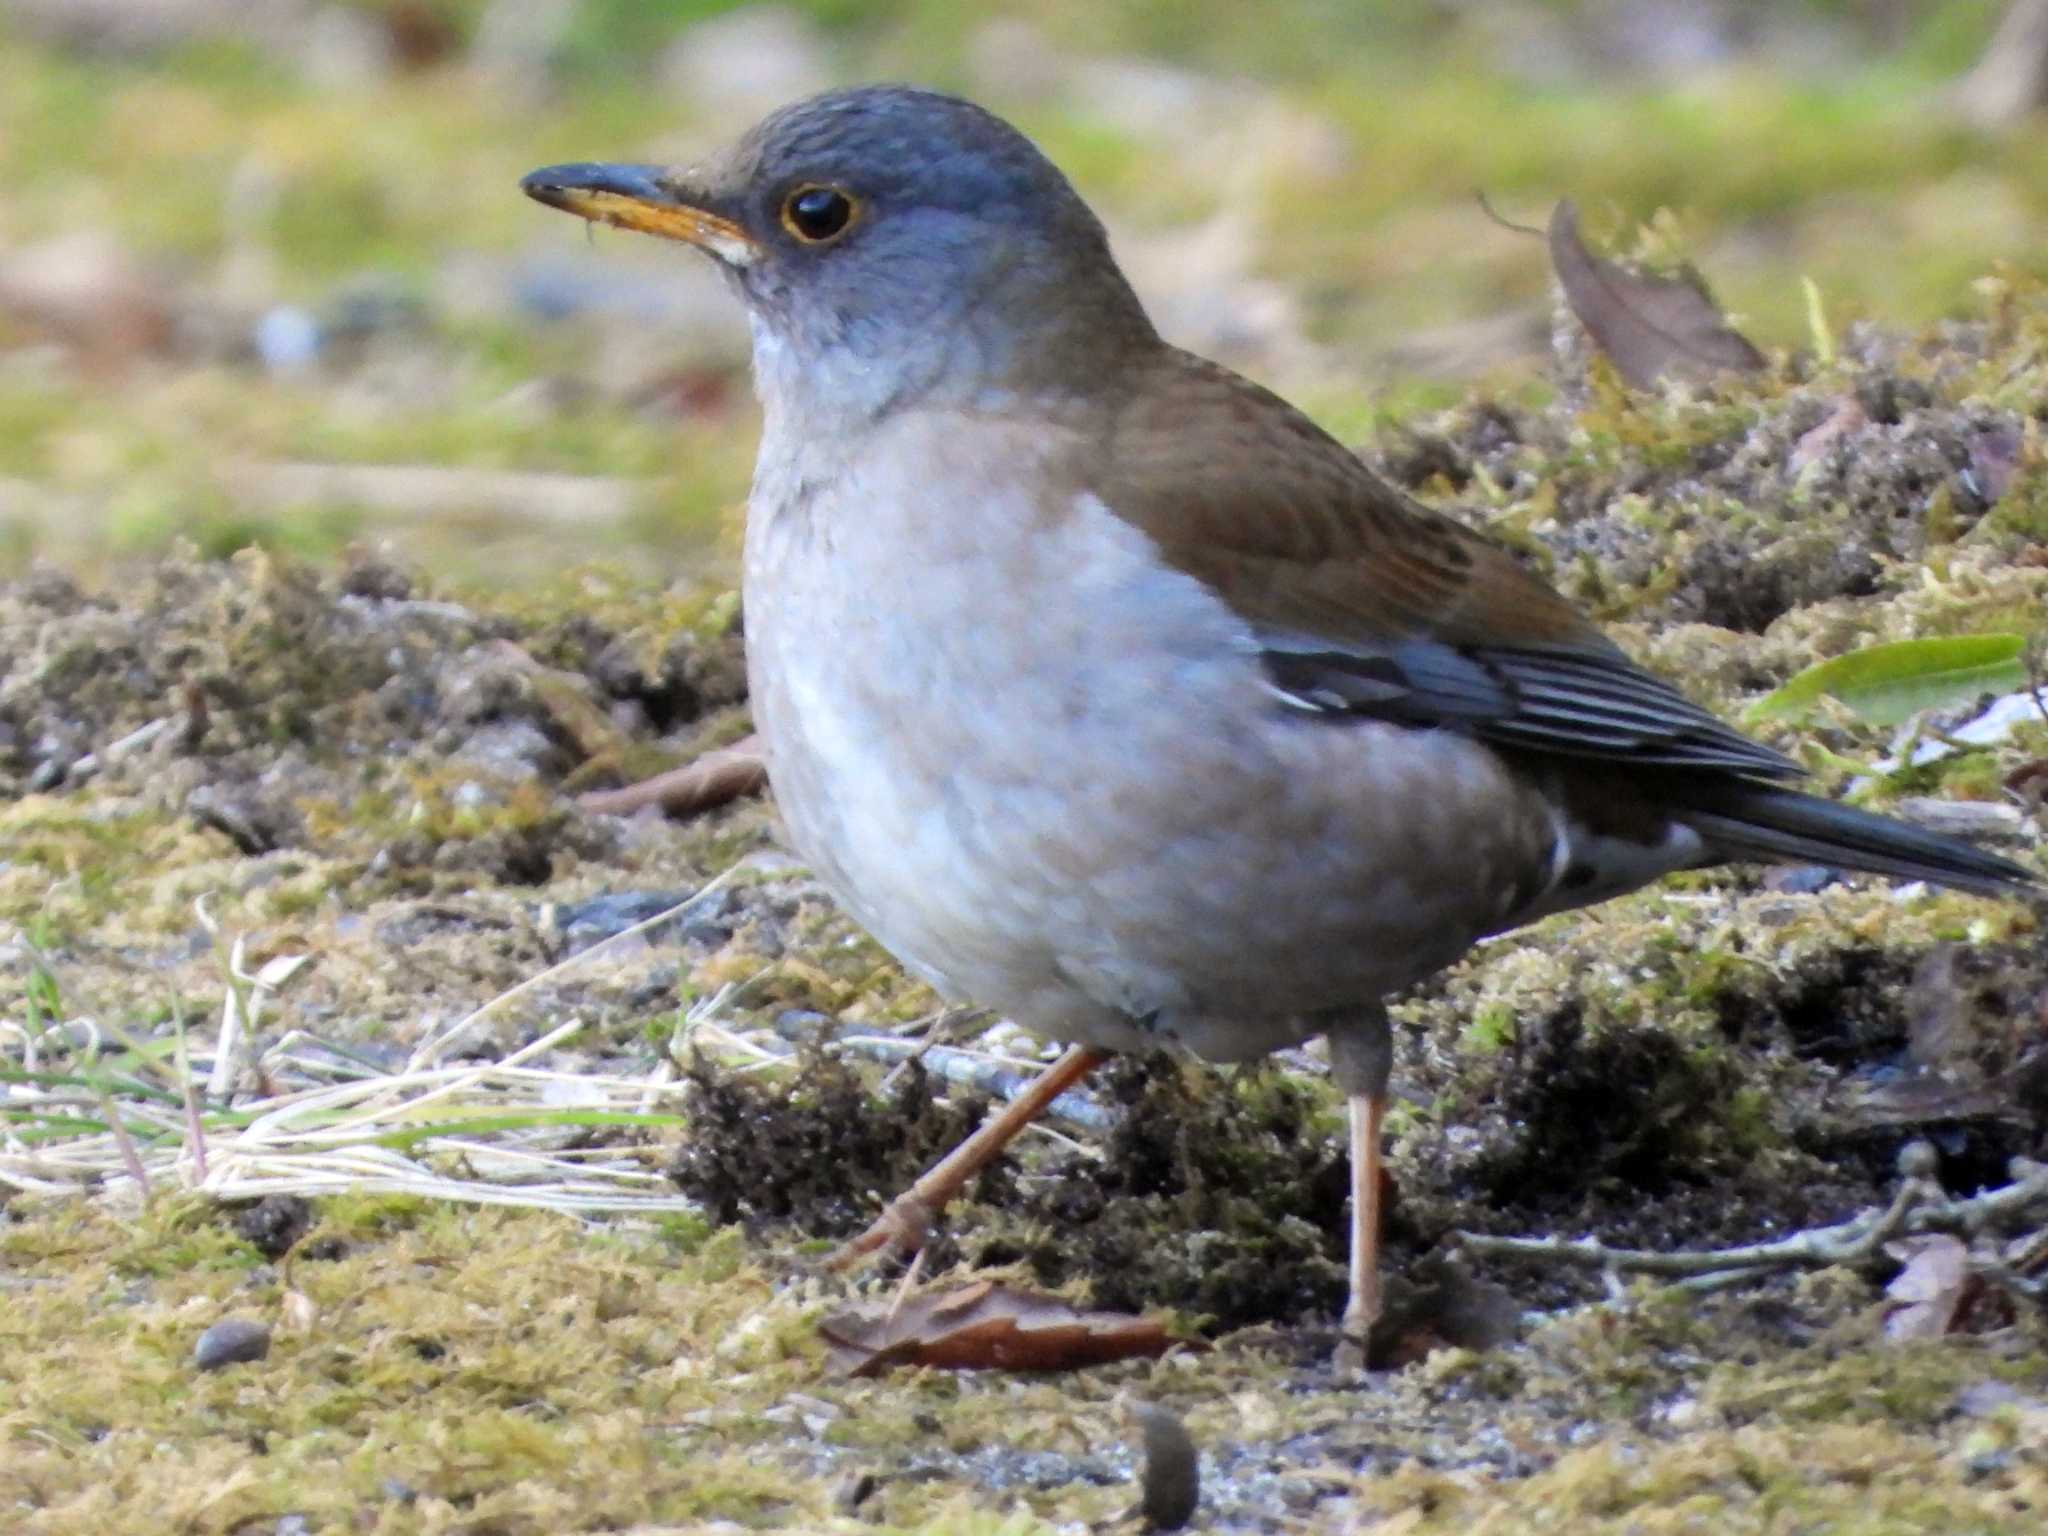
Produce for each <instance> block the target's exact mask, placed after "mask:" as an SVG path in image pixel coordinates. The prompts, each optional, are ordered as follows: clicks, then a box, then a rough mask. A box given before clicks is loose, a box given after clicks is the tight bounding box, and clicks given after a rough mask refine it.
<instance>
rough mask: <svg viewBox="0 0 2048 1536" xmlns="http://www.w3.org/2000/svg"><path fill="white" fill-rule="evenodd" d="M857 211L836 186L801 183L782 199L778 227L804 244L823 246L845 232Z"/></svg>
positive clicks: (856, 207)
mask: <svg viewBox="0 0 2048 1536" xmlns="http://www.w3.org/2000/svg"><path fill="white" fill-rule="evenodd" d="M859 212H860V205H859V204H858V203H856V202H855V201H854V200H853V199H852V198H851V197H849V196H847V195H846V194H845V193H844V192H842V191H840V190H839V189H838V188H837V187H821V186H817V185H808V186H801V187H798V188H797V189H796V190H795V191H794V192H792V193H790V194H789V196H788V197H786V198H784V199H783V200H782V227H783V228H784V229H786V230H788V231H789V232H790V233H791V234H792V235H795V236H796V237H797V239H799V240H801V241H803V243H804V244H806V245H823V244H824V243H825V242H826V241H828V240H837V239H838V238H839V237H840V236H841V235H843V234H845V233H846V231H847V230H848V229H849V228H850V227H851V226H852V224H853V220H854V216H855V215H856V214H857V213H859Z"/></svg>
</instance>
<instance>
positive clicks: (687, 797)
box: [576, 736, 768, 819]
mask: <svg viewBox="0 0 2048 1536" xmlns="http://www.w3.org/2000/svg"><path fill="white" fill-rule="evenodd" d="M767 782H768V759H767V758H766V757H765V756H764V755H763V754H762V751H761V738H760V737H759V736H745V737H742V738H741V739H740V740H738V741H736V742H734V743H733V744H732V745H731V746H729V747H720V748H719V749H718V750H717V751H715V752H706V753H705V754H704V755H703V756H702V757H700V758H698V759H697V760H696V761H695V762H692V763H685V764H684V765H683V766H682V767H680V768H671V769H670V770H669V771H668V772H667V773H657V774H656V775H655V776H654V777H653V778H651V779H642V780H641V781H640V782H639V783H637V784H628V785H626V786H625V788H623V789H593V790H591V791H590V792H589V793H587V794H582V795H578V796H577V797H576V803H577V804H578V805H580V806H582V807H583V809H585V810H586V811H595V812H596V813H597V814H598V815H600V816H630V815H632V814H633V813H634V812H635V811H637V810H639V809H640V808H641V807H643V806H648V805H658V806H660V807H661V808H662V810H663V811H664V812H665V813H666V814H668V815H670V816H674V817H676V818H678V819H681V818H683V817H687V816H696V815H698V814H700V813H702V812H704V811H710V810H716V809H717V808H718V807H719V806H721V805H724V804H726V803H727V802H728V801H732V800H737V799H739V797H740V796H742V795H751V794H753V793H754V791H756V790H758V789H760V788H761V787H762V786H763V785H764V784H766V783H767Z"/></svg>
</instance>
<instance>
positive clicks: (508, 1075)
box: [0, 866, 737, 1213]
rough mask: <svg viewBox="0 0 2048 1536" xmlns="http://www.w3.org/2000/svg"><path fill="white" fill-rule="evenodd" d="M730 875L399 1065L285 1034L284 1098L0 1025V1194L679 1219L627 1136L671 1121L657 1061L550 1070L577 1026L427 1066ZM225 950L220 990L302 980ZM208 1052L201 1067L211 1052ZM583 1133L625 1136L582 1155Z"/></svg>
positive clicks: (650, 1150) (650, 1154)
mask: <svg viewBox="0 0 2048 1536" xmlns="http://www.w3.org/2000/svg"><path fill="white" fill-rule="evenodd" d="M736 867H737V866H736ZM733 873H734V871H733V870H727V871H726V872H725V873H724V874H722V875H720V876H719V877H718V878H717V879H716V880H713V881H711V882H710V883H709V884H707V885H706V886H705V887H704V888H703V889H702V890H700V891H699V892H698V893H697V894H696V895H695V896H694V897H692V898H691V900H690V901H687V902H683V903H681V904H679V905H678V906H677V907H675V908H673V909H671V910H670V911H668V912H663V913H659V914H657V915H656V916H655V917H653V918H650V919H649V920H648V921H647V922H644V923H640V924H637V925H635V927H633V928H631V929H627V930H626V931H625V932H623V933H621V934H619V935H617V936H615V938H614V939H613V940H607V941H606V943H604V944H598V945H593V946H592V947H590V948H589V949H586V950H584V951H582V952H580V953H579V954H577V955H574V956H571V957H570V958H569V959H568V960H565V961H563V962H562V963H561V964H559V965H556V966H552V967H550V968H549V969H548V970H546V971H543V972H541V973H540V974H539V975H537V976H534V977H530V978H528V979H527V980H526V981H524V982H521V983H520V984H519V985H518V986H516V987H513V988H511V989H510V990H508V991H507V992H504V993H501V994H500V995H499V996H497V997H495V998H492V999H491V1000H490V1001H489V1002H487V1003H485V1004H483V1005H482V1006H481V1007H479V1008H478V1009H476V1010H475V1011H474V1012H472V1013H470V1014H469V1015H468V1016H467V1017H465V1018H464V1019H462V1020H460V1021H458V1023H457V1024H456V1025H455V1026H454V1027H453V1028H451V1029H449V1030H447V1031H445V1032H444V1033H442V1034H440V1035H438V1036H436V1037H433V1038H431V1039H430V1040H428V1041H427V1042H425V1043H424V1044H423V1045H422V1046H421V1047H420V1048H419V1049H418V1050H416V1051H415V1052H414V1053H413V1056H412V1058H411V1060H410V1061H409V1062H408V1063H407V1064H406V1066H405V1067H404V1068H403V1069H401V1070H398V1071H391V1072H380V1071H376V1070H374V1069H372V1068H370V1067H369V1066H368V1065H367V1064H366V1063H365V1062H364V1061H363V1059H362V1058H360V1057H358V1056H356V1055H354V1054H352V1053H351V1052H349V1051H348V1050H346V1049H345V1048H342V1047H339V1046H329V1045H325V1044H323V1043H322V1042H319V1041H317V1040H314V1039H313V1038H312V1037H310V1036H307V1035H305V1034H304V1033H302V1032H300V1031H290V1032H288V1033H287V1034H286V1035H285V1037H284V1038H283V1039H282V1040H281V1041H280V1042H279V1045H278V1047H277V1048H276V1049H275V1050H274V1051H272V1052H271V1053H270V1054H269V1055H267V1056H266V1058H265V1060H264V1073H263V1074H262V1075H263V1076H264V1078H265V1079H266V1080H267V1081H283V1082H286V1083H288V1084H289V1085H290V1086H289V1087H288V1088H286V1089H285V1090H284V1091H281V1092H275V1093H272V1094H269V1095H268V1096H266V1097H263V1098H260V1099H254V1100H245V1101H242V1102H239V1103H234V1104H231V1105H228V1106H226V1107H223V1106H222V1104H221V1102H220V1100H219V1099H218V1098H207V1097H206V1096H204V1095H203V1094H202V1092H201V1089H202V1087H203V1082H204V1078H205V1074H206V1073H207V1071H208V1066H207V1063H206V1056H205V1053H204V1051H203V1050H202V1051H199V1052H196V1053H194V1054H195V1055H197V1056H198V1058H199V1059H198V1060H192V1059H189V1058H188V1056H187V1053H186V1051H185V1050H184V1049H183V1044H182V1039H181V1041H180V1045H179V1049H178V1050H177V1052H176V1057H175V1071H174V1072H173V1073H172V1075H171V1081H170V1083H169V1086H168V1088H166V1087H164V1086H160V1085H158V1084H157V1083H154V1082H151V1081H149V1080H147V1079H146V1078H145V1077H139V1076H136V1075H133V1072H132V1068H131V1066H130V1065H129V1064H128V1063H130V1062H132V1061H133V1060H135V1059H136V1058H137V1050H136V1048H133V1047H131V1049H130V1051H129V1053H128V1055H127V1056H126V1057H111V1056H109V1055H107V1054H106V1052H105V1051H104V1049H103V1048H102V1043H101V1034H100V1032H99V1031H98V1030H97V1029H89V1030H88V1031H87V1032H86V1033H85V1035H84V1037H83V1039H84V1043H83V1044H82V1045H80V1046H78V1047H77V1048H76V1049H71V1050H67V1051H66V1052H64V1053H62V1055H63V1057H64V1059H63V1060H58V1059H56V1055H57V1053H53V1051H52V1043H53V1040H61V1039H63V1037H62V1036H60V1035H59V1034H58V1032H57V1031H55V1030H52V1029H50V1028H45V1027H28V1026H26V1025H15V1024H13V1023H12V1022H11V1021H7V1022H6V1023H5V1025H4V1027H0V1050H4V1051H6V1052H7V1056H0V1083H4V1084H5V1085H6V1097H5V1098H4V1100H0V1188H12V1189H17V1190H22V1191H25V1192H29V1193H34V1194H46V1195H59V1194H67V1193H71V1194H75V1193H82V1192H86V1191H107V1192H115V1191H122V1190H126V1191H129V1192H139V1193H140V1194H142V1195H144V1196H146V1195H147V1194H149V1193H150V1192H151V1191H153V1190H158V1189H164V1188H173V1189H189V1190H197V1191H200V1192H203V1193H206V1194H211V1195H215V1196H219V1197H222V1198H235V1199H241V1198H252V1197H255V1196H260V1195H269V1194H298V1195H317V1194H331V1193H338V1192H341V1191H345V1190H352V1191H364V1192H371V1193H384V1194H409V1195H416V1196H420V1197H422V1198H427V1199H435V1200H452V1201H468V1202H471V1203H475V1204H487V1205H517V1206H528V1207H536V1208H542V1209H549V1210H558V1211H564V1212H575V1213H594V1212H601V1211H609V1212H638V1213H652V1212H660V1211H686V1210H690V1209H693V1208H694V1207H693V1204H692V1202H691V1201H690V1200H689V1199H688V1198H687V1197H685V1196H683V1195H681V1194H678V1193H675V1192H674V1191H673V1189H672V1186H671V1185H670V1184H669V1182H668V1180H667V1178H666V1177H665V1176H664V1175H663V1173H662V1172H661V1171H660V1168H659V1166H658V1163H659V1159H660V1158H661V1157H662V1156H664V1155H665V1154H664V1153H663V1152H662V1151H661V1150H660V1149H659V1148H656V1147H653V1146H643V1145H637V1144H634V1142H633V1141H632V1140H631V1139H630V1135H631V1133H634V1132H640V1133H646V1132H655V1131H666V1130H669V1129H671V1128H673V1127H676V1126H678V1125H680V1124H681V1123H682V1120H681V1116H680V1115H679V1114H678V1113H676V1112H675V1109H674V1108H673V1107H671V1106H672V1105H673V1104H674V1103H675V1101H676V1100H677V1099H679V1098H680V1096H681V1095H682V1093H683V1092H684V1091H685V1088H684V1085H683V1084H682V1083H680V1082H678V1081H676V1080H675V1079H674V1077H673V1074H672V1073H671V1072H670V1071H669V1070H668V1068H667V1064H666V1063H665V1062H664V1063H660V1064H657V1065H656V1066H655V1068H654V1070H653V1072H651V1073H650V1074H649V1075H647V1076H645V1077H641V1076H626V1075H620V1074H593V1073H586V1072H578V1071H574V1070H570V1069H568V1068H557V1067H555V1066H552V1065H550V1064H549V1058H550V1056H551V1053H554V1052H555V1051H557V1049H558V1048H560V1047H562V1046H563V1045H565V1044H566V1043H567V1042H568V1041H569V1040H570V1039H571V1038H573V1037H574V1036H575V1035H576V1034H578V1033H579V1032H580V1031H581V1030H582V1029H583V1027H584V1026H583V1024H582V1022H581V1021H580V1020H575V1019H571V1020H569V1021H567V1022H565V1023H562V1024H559V1025H557V1026H555V1027H554V1028H552V1029H550V1030H547V1031H546V1032H544V1033H543V1034H542V1035H540V1036H539V1038H537V1039H534V1040H532V1041H529V1042H528V1043H526V1044H525V1045H522V1046H520V1047H518V1048H517V1049H515V1050H512V1051H510V1052H508V1053H506V1054H505V1055H504V1056H502V1057H500V1058H499V1059H497V1060H495V1061H488V1062H480V1063H479V1062H463V1063H459V1064H450V1065H441V1064H440V1061H439V1058H440V1057H441V1056H442V1055H443V1054H444V1053H445V1052H446V1051H447V1050H448V1049H449V1048H450V1046H451V1045H452V1044H453V1043H454V1041H455V1040H456V1039H457V1038H459V1037H460V1036H461V1035H462V1034H463V1033H465V1032H466V1031H467V1030H468V1028H469V1027H470V1026H472V1025H474V1024H475V1023H476V1022H477V1021H478V1020H480V1019H482V1018H484V1017H486V1016H487V1015H489V1014H491V1013H492V1012H493V1011H495V1010H497V1009H499V1008H501V1007H503V1006H504V1005H505V1004H506V1003H507V1002H508V1001H509V1000H510V999H512V998H514V997H516V996H518V995H520V994H522V993H525V992H527V991H529V990H530V989H531V988H533V987H534V985H535V984H536V983H538V982H540V981H542V980H544V979H547V978H550V977H557V976H560V975H561V974H562V973H563V972H564V971H567V970H569V969H571V968H572V967H574V966H577V965H580V964H583V963H586V962H588V961H590V960H591V959H593V958H594V957H597V956H599V955H601V954H602V953H603V952H604V951H605V949H606V948H607V946H608V945H609V944H612V943H615V942H617V940H618V939H623V938H626V937H628V936H629V935H630V934H633V933H637V932H640V931H642V930H644V929H647V928H649V927H652V926H654V925H655V924H658V923H662V922H666V921H668V920H670V919H671V918H672V917H673V916H674V915H675V914H676V913H678V912H684V911H687V910H688V909H689V908H690V907H691V906H692V905H694V904H695V903H697V902H700V901H702V900H704V899H705V898H706V897H708V896H710V895H711V894H712V893H713V892H714V891H716V890H718V889H720V888H721V887H722V886H724V885H725V883H726V882H727V881H728V880H730V879H731V877H732V875H733ZM223 954H224V955H228V954H232V955H233V956H234V962H233V963H234V968H235V970H236V971H237V972H238V973H240V974H239V975H237V976H236V977H235V978H233V979H235V980H240V981H243V982H251V983H255V984H256V985H255V987H254V988H252V990H261V991H263V992H267V993H271V994H275V993H276V992H277V991H279V990H280V989H282V988H283V987H284V986H285V985H286V984H287V983H288V982H289V980H290V978H291V975H292V973H293V972H295V971H296V970H297V969H299V968H300V967H299V963H298V962H297V961H296V960H295V961H294V962H293V963H292V964H291V965H290V966H289V967H288V968H287V967H283V966H280V967H278V968H277V969H276V970H275V971H274V972H272V971H271V970H269V968H266V969H265V970H264V971H262V972H258V973H256V974H255V975H253V976H252V975H250V974H249V973H247V972H246V971H245V970H243V968H242V967H241V964H240V959H241V945H240V943H239V941H237V942H235V943H233V944H229V945H227V946H225V947H224V949H223ZM254 1020H255V1010H254V1008H253V1007H250V1006H248V1005H247V1004H246V1003H245V1005H244V1006H243V1007H242V1008H241V1009H240V1011H239V1012H238V1013H236V1014H235V1016H232V1017H229V1018H225V1019H224V1021H223V1022H224V1029H223V1034H224V1035H240V1036H241V1037H242V1039H246V1038H247V1035H246V1031H247V1029H248V1026H249V1025H250V1024H251V1023H253V1022H254ZM32 1022H33V1021H32ZM237 1026H239V1028H238V1027H237ZM17 1042H18V1045H17ZM309 1045H312V1046H316V1047H318V1049H308V1048H307V1047H308V1046H309ZM230 1047H231V1048H232V1049H235V1050H239V1049H240V1048H241V1046H240V1043H239V1042H232V1041H231V1042H230ZM213 1055H214V1058H215V1060H216V1062H217V1060H218V1058H219V1055H220V1047H219V1045H218V1043H217V1044H216V1048H215V1051H214V1053H213ZM7 1057H12V1058H13V1059H12V1060H10V1059H7ZM115 1063H119V1065H115ZM594 1129H604V1130H611V1131H614V1132H620V1133H627V1139H622V1140H621V1141H619V1142H616V1143H614V1144H609V1145H589V1144H588V1141H589V1136H590V1133H591V1132H592V1131H593V1130H594Z"/></svg>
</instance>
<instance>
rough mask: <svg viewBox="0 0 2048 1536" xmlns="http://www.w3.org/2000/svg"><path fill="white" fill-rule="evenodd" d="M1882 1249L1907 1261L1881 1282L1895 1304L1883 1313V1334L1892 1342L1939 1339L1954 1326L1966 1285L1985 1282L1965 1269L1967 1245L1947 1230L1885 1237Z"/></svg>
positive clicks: (1966, 1293) (1966, 1295) (1967, 1265)
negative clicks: (1889, 1280)
mask: <svg viewBox="0 0 2048 1536" xmlns="http://www.w3.org/2000/svg"><path fill="white" fill-rule="evenodd" d="M1885 1252H1886V1253H1889V1254H1890V1255H1891V1256H1892V1257H1893V1258H1895V1259H1898V1260H1900V1261H1902V1262H1903V1263H1904V1264H1905V1266H1906V1267H1905V1268H1904V1269H1902V1270H1900V1271H1899V1272H1898V1274H1896V1275H1895V1276H1893V1277H1892V1283H1891V1284H1890V1285H1888V1286H1886V1287H1885V1291H1884V1293H1885V1295H1886V1296H1887V1297H1889V1298H1890V1299H1891V1300H1892V1301H1893V1302H1895V1303H1896V1305H1895V1306H1893V1307H1892V1308H1891V1310H1889V1311H1888V1312H1886V1313H1885V1318H1884V1336H1885V1337H1886V1338H1888V1339H1890V1340H1891V1341H1892V1342H1893V1343H1895V1344H1896V1343H1903V1342H1905V1341H1906V1340H1908V1339H1938V1338H1940V1337H1942V1336H1943V1335H1944V1334H1946V1333H1949V1332H1951V1331H1952V1330H1954V1328H1955V1326H1956V1319H1957V1317H1958V1316H1959V1315H1960V1314H1961V1312H1962V1310H1963V1303H1964V1302H1965V1301H1966V1300H1968V1298H1969V1295H1970V1292H1971V1290H1972V1289H1973V1288H1974V1287H1977V1286H1981V1285H1982V1284H1983V1283H1984V1282H1983V1281H1982V1280H1980V1279H1978V1277H1977V1276H1975V1275H1973V1274H1971V1273H1970V1251H1969V1249H1967V1248H1965V1247H1964V1246H1963V1245H1962V1243H1961V1242H1960V1241H1959V1240H1958V1239H1956V1238H1953V1237H1950V1236H1949V1235H1948V1234H1947V1233H1946V1232H1935V1233H1930V1234H1928V1235H1927V1236H1925V1237H1908V1238H1902V1239H1901V1240H1900V1241H1898V1242H1896V1243H1887V1244H1885Z"/></svg>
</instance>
